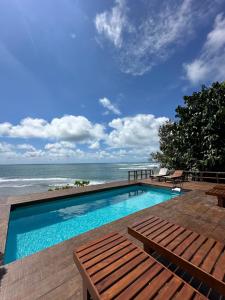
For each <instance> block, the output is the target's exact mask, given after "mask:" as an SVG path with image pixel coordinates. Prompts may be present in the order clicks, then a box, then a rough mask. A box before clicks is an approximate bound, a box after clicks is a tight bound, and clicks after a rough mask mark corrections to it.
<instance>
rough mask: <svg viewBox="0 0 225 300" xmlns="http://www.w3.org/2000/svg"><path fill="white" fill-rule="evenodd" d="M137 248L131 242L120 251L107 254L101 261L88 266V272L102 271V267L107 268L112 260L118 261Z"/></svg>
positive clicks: (90, 273) (91, 273)
mask: <svg viewBox="0 0 225 300" xmlns="http://www.w3.org/2000/svg"><path fill="white" fill-rule="evenodd" d="M135 249H137V246H135V245H134V244H129V245H128V246H126V247H124V248H122V249H120V250H119V251H117V252H115V253H113V254H112V255H110V256H107V257H106V258H104V259H102V260H101V261H99V262H98V263H96V264H95V265H93V266H91V267H89V268H87V271H88V274H89V275H93V274H94V273H96V272H97V271H100V270H101V269H103V268H106V267H107V266H108V265H110V264H111V263H112V262H114V261H117V260H118V259H120V258H121V257H123V256H124V255H126V254H128V253H130V252H132V251H133V250H135Z"/></svg>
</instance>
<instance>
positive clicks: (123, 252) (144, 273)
mask: <svg viewBox="0 0 225 300" xmlns="http://www.w3.org/2000/svg"><path fill="white" fill-rule="evenodd" d="M74 260H75V263H76V265H77V267H78V269H79V271H80V273H81V276H82V279H83V299H84V300H85V299H94V300H96V299H102V300H110V299H117V300H121V299H122V300H128V299H136V300H147V299H158V300H159V299H161V300H165V299H166V300H169V299H171V300H172V299H173V300H180V299H193V300H197V299H199V300H200V299H207V298H206V297H205V296H203V295H202V294H200V293H199V292H198V291H196V290H195V289H194V288H193V287H192V286H191V285H189V284H188V283H186V282H185V281H183V280H182V279H181V278H179V277H178V276H176V275H175V274H174V273H173V272H171V271H170V270H168V269H167V268H165V267H164V266H163V265H162V264H160V263H159V262H157V261H156V260H155V259H154V258H153V257H151V256H150V255H148V254H147V253H146V252H145V251H144V250H143V249H141V248H140V247H138V246H136V245H135V244H134V243H132V242H131V241H130V240H128V239H127V238H126V237H125V236H123V235H121V234H119V233H111V234H108V235H106V236H104V237H102V238H100V239H97V240H95V241H93V242H91V243H88V244H86V245H84V246H82V247H80V248H78V249H76V250H75V251H74Z"/></svg>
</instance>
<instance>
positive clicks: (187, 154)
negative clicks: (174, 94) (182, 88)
mask: <svg viewBox="0 0 225 300" xmlns="http://www.w3.org/2000/svg"><path fill="white" fill-rule="evenodd" d="M184 104H185V105H184V106H178V107H177V108H176V120H175V121H174V122H172V121H169V122H166V123H165V124H164V125H163V126H161V127H160V129H159V137H160V151H159V152H156V153H152V154H151V155H152V158H153V159H155V160H157V161H159V162H160V164H161V165H162V166H166V167H169V168H176V169H177V168H182V169H196V170H201V171H203V170H210V171H224V169H225V83H224V82H223V83H218V82H216V83H214V84H212V86H211V87H209V88H207V87H206V86H202V89H201V91H200V92H194V93H193V94H192V95H191V96H184Z"/></svg>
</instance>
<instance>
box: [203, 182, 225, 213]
mask: <svg viewBox="0 0 225 300" xmlns="http://www.w3.org/2000/svg"><path fill="white" fill-rule="evenodd" d="M206 195H210V196H216V197H217V199H218V206H220V207H225V184H218V185H215V186H214V187H213V188H212V189H210V190H209V191H207V192H206Z"/></svg>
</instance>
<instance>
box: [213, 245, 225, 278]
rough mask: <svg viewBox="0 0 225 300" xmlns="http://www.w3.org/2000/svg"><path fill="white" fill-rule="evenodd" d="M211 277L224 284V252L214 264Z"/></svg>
mask: <svg viewBox="0 0 225 300" xmlns="http://www.w3.org/2000/svg"><path fill="white" fill-rule="evenodd" d="M212 274H213V276H215V277H216V278H217V279H219V280H221V281H223V282H225V250H224V251H223V253H222V254H221V255H220V257H219V259H218V260H217V262H216V265H215V269H214V271H213V273H212Z"/></svg>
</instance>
